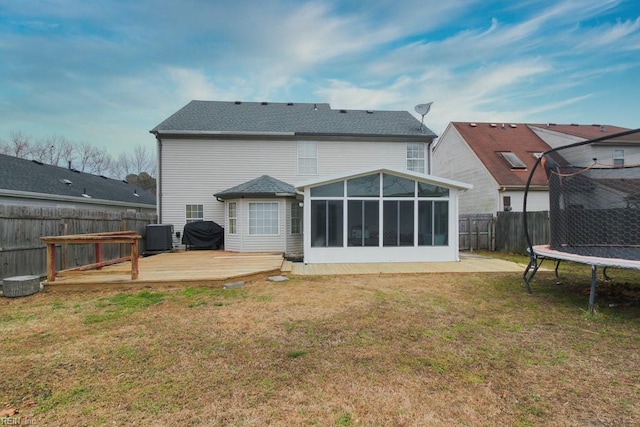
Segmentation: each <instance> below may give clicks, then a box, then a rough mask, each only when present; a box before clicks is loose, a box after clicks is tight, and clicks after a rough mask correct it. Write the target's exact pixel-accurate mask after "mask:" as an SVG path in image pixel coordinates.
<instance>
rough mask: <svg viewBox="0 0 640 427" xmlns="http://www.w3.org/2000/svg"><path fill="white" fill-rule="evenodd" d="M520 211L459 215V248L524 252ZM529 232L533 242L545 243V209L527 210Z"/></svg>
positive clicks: (525, 246)
mask: <svg viewBox="0 0 640 427" xmlns="http://www.w3.org/2000/svg"><path fill="white" fill-rule="evenodd" d="M523 215H524V213H522V212H498V215H497V217H494V216H493V215H491V214H476V215H461V216H460V217H459V221H458V229H459V246H460V250H461V251H475V250H484V251H499V252H514V253H521V254H526V250H527V241H526V237H525V231H524V222H523ZM527 215H528V216H527V221H528V226H529V235H530V237H531V241H532V243H533V244H534V245H542V244H548V243H549V212H548V211H542V212H528V213H527Z"/></svg>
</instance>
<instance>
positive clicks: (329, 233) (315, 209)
mask: <svg viewBox="0 0 640 427" xmlns="http://www.w3.org/2000/svg"><path fill="white" fill-rule="evenodd" d="M342 212H343V207H342V200H312V201H311V246H312V247H342V246H343V238H342V236H343V232H342V226H343V219H342V218H343V217H342Z"/></svg>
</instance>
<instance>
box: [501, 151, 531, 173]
mask: <svg viewBox="0 0 640 427" xmlns="http://www.w3.org/2000/svg"><path fill="white" fill-rule="evenodd" d="M500 154H502V157H503V158H504V159H505V160H506V161H507V163H509V165H510V166H511V169H526V168H527V165H525V164H524V162H523V161H522V160H520V157H518V155H517V154H516V153H512V152H510V151H504V152H502V153H500Z"/></svg>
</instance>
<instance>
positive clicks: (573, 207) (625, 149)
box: [541, 133, 640, 260]
mask: <svg viewBox="0 0 640 427" xmlns="http://www.w3.org/2000/svg"><path fill="white" fill-rule="evenodd" d="M629 138H631V139H633V140H636V141H640V133H638V134H631V135H627V136H625V140H621V141H616V142H611V141H607V142H606V143H601V144H597V143H593V144H587V145H578V146H575V147H572V146H567V147H563V148H560V149H557V150H556V151H554V152H553V153H550V154H547V155H545V156H544V157H543V159H542V161H541V163H542V165H543V166H544V168H545V172H546V174H547V177H548V179H549V219H550V224H549V226H550V230H549V231H550V242H549V246H550V248H551V249H553V250H556V251H562V252H569V253H573V254H577V255H583V256H590V257H602V258H621V259H627V260H640V142H638V143H636V144H631V143H629V142H626V141H627V140H628V139H629ZM625 143H626V144H628V145H625ZM591 156H592V157H591ZM596 156H597V157H596ZM585 157H591V158H590V159H589V160H590V162H588V163H586V164H585V163H578V162H579V161H580V160H582V162H584V160H585ZM600 158H601V159H600ZM576 163H577V164H576Z"/></svg>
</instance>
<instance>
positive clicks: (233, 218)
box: [227, 202, 238, 234]
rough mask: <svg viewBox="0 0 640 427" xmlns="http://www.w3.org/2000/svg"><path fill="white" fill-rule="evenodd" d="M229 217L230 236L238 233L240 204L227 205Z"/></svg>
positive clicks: (230, 203) (231, 203)
mask: <svg viewBox="0 0 640 427" xmlns="http://www.w3.org/2000/svg"><path fill="white" fill-rule="evenodd" d="M227 215H228V217H229V226H228V227H229V234H237V233H238V204H237V203H236V202H229V204H228V205H227Z"/></svg>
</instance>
